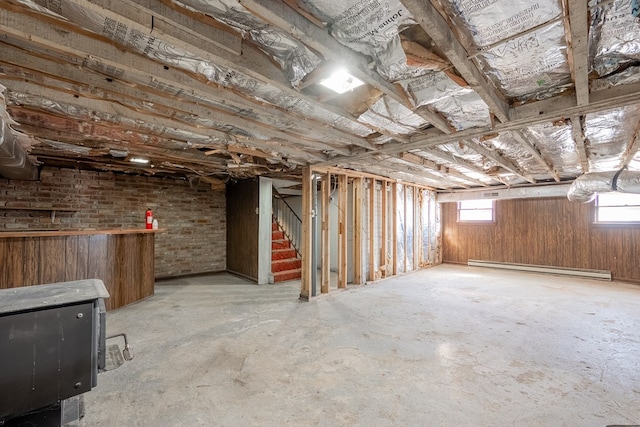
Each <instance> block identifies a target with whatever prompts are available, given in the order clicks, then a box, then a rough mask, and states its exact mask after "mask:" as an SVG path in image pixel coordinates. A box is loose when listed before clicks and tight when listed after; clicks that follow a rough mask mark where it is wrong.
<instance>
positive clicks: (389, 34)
mask: <svg viewBox="0 0 640 427" xmlns="http://www.w3.org/2000/svg"><path fill="white" fill-rule="evenodd" d="M297 3H298V4H299V5H300V6H302V7H304V8H305V9H306V10H307V11H309V12H310V13H311V14H313V15H315V16H316V17H317V18H319V19H320V20H322V21H324V22H326V23H327V24H328V28H329V31H330V33H331V35H332V36H333V37H334V38H335V39H336V40H338V41H339V42H340V43H342V44H344V45H345V46H347V47H349V48H351V49H353V50H355V51H357V52H360V53H363V54H365V55H369V56H371V57H372V58H373V59H374V61H375V62H376V68H377V71H378V72H379V73H380V75H382V76H383V77H384V78H385V79H386V80H388V81H397V80H400V79H404V78H409V77H412V76H415V75H418V74H420V73H421V72H423V71H424V70H423V69H422V67H413V66H412V65H409V64H408V63H407V56H406V54H405V52H404V50H403V49H402V45H401V41H400V37H399V33H400V32H401V31H402V30H404V29H405V28H408V27H409V26H411V25H413V24H415V21H414V19H413V17H412V16H411V14H410V13H409V11H408V10H407V9H406V8H405V7H404V6H403V5H402V3H401V2H400V1H399V0H385V1H382V0H345V1H341V2H336V1H334V0H298V2H297ZM421 70H422V71H421Z"/></svg>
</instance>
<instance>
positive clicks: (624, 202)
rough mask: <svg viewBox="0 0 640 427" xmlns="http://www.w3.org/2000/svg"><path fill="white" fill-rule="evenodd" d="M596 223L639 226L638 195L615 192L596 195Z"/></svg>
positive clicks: (639, 202) (639, 203)
mask: <svg viewBox="0 0 640 427" xmlns="http://www.w3.org/2000/svg"><path fill="white" fill-rule="evenodd" d="M596 223H598V224H640V194H628V193H615V192H614V193H603V194H598V197H597V198H596Z"/></svg>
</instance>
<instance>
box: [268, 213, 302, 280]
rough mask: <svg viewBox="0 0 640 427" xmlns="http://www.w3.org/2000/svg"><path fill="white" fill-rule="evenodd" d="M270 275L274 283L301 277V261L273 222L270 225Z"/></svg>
mask: <svg viewBox="0 0 640 427" xmlns="http://www.w3.org/2000/svg"><path fill="white" fill-rule="evenodd" d="M271 273H272V274H273V282H274V283H277V282H284V281H285V280H293V279H300V278H301V277H302V260H301V259H300V258H298V253H297V252H296V250H295V249H294V248H293V246H291V242H290V241H289V239H287V237H286V236H285V235H284V232H283V231H282V230H280V228H279V227H278V224H277V223H276V222H275V221H273V222H272V224H271Z"/></svg>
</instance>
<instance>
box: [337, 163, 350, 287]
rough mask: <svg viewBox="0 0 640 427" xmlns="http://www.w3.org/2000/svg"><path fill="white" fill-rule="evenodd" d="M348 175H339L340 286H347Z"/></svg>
mask: <svg viewBox="0 0 640 427" xmlns="http://www.w3.org/2000/svg"><path fill="white" fill-rule="evenodd" d="M347 272H348V270H347V176H346V175H338V288H340V289H344V288H346V287H347Z"/></svg>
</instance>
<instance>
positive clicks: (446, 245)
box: [442, 198, 640, 282]
mask: <svg viewBox="0 0 640 427" xmlns="http://www.w3.org/2000/svg"><path fill="white" fill-rule="evenodd" d="M495 209H496V210H495V218H496V221H495V223H493V224H469V223H458V222H457V203H444V204H442V227H443V261H444V262H452V263H465V264H466V263H467V261H468V260H469V259H478V260H487V261H499V262H513V263H522V264H537V265H550V266H559V267H571V268H589V269H598V270H609V271H611V273H612V276H613V278H614V280H626V281H638V282H640V267H639V264H638V260H639V259H640V228H638V227H636V228H629V227H620V226H605V225H595V224H593V223H592V218H593V204H592V203H591V204H580V203H573V202H570V201H568V200H567V199H565V198H546V199H515V200H498V201H496V205H495Z"/></svg>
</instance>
